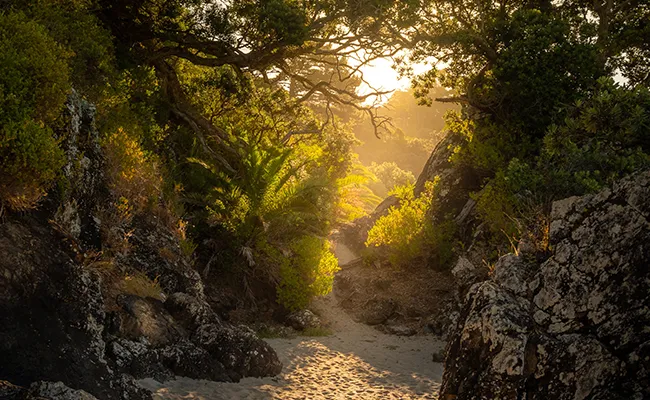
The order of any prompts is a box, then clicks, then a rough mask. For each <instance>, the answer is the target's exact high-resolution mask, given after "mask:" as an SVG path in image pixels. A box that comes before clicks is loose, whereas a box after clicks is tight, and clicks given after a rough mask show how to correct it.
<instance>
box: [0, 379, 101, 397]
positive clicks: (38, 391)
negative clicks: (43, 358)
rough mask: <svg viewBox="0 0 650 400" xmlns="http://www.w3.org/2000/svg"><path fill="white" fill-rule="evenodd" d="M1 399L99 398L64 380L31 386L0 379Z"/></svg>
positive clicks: (37, 383) (35, 383) (36, 383)
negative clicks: (74, 387) (75, 387)
mask: <svg viewBox="0 0 650 400" xmlns="http://www.w3.org/2000/svg"><path fill="white" fill-rule="evenodd" d="M0 399H1V400H97V398H96V397H95V396H93V395H91V394H89V393H87V392H84V391H83V390H74V389H70V388H69V387H67V386H66V385H64V384H63V383H62V382H43V381H41V382H34V383H33V384H32V385H31V386H30V387H29V388H24V387H21V386H16V385H14V384H12V383H10V382H7V381H0Z"/></svg>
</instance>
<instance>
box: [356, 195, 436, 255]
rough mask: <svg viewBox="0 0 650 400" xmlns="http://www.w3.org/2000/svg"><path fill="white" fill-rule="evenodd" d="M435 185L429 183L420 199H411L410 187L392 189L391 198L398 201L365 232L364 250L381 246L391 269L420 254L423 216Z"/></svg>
mask: <svg viewBox="0 0 650 400" xmlns="http://www.w3.org/2000/svg"><path fill="white" fill-rule="evenodd" d="M434 187H435V183H433V182H431V183H430V184H429V185H428V187H427V190H426V192H425V193H423V194H422V196H420V197H417V198H416V197H415V196H414V195H413V185H409V186H401V187H398V188H396V189H395V190H394V191H393V192H391V193H392V194H393V195H395V196H397V197H398V198H399V200H400V204H399V206H398V207H391V208H390V210H389V211H388V214H387V215H385V216H382V217H381V218H379V219H378V220H377V222H375V225H374V226H373V227H372V228H371V229H370V231H368V240H367V241H366V246H367V247H380V246H383V247H385V248H387V249H388V259H389V261H390V263H391V264H393V265H395V266H399V265H403V264H405V263H406V262H409V261H411V260H412V259H414V258H415V257H417V256H418V255H421V254H422V251H423V245H424V236H425V226H426V225H427V212H428V211H429V209H430V207H431V204H432V201H433V189H434Z"/></svg>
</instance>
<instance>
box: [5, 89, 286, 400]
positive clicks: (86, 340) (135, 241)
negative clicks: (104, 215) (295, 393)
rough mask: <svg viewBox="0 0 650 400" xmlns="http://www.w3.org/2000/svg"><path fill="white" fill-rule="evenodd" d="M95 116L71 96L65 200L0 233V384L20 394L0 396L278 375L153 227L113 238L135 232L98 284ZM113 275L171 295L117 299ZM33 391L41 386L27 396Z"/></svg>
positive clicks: (102, 395)
mask: <svg viewBox="0 0 650 400" xmlns="http://www.w3.org/2000/svg"><path fill="white" fill-rule="evenodd" d="M94 112H95V110H94V107H93V106H92V105H91V104H89V103H88V102H86V101H85V100H83V99H81V98H80V97H79V96H78V95H77V94H76V93H73V95H72V96H71V97H70V100H69V104H68V114H67V117H68V120H69V123H68V127H67V128H66V131H65V132H59V135H60V138H61V140H62V142H63V144H64V147H65V151H66V154H67V157H68V163H67V165H66V167H65V170H64V176H65V178H66V179H67V181H68V183H69V188H68V189H66V190H64V191H63V193H58V192H57V193H53V194H52V196H48V198H47V200H46V202H45V205H44V207H43V208H42V209H39V210H37V211H35V212H32V213H28V214H24V215H10V216H9V217H7V216H5V219H3V220H2V221H0V254H1V255H2V257H0V321H1V323H0V377H2V378H3V379H8V380H10V381H11V382H13V383H14V384H16V385H19V386H13V385H11V386H10V385H9V384H4V383H3V384H0V394H2V395H4V394H6V396H10V395H11V396H14V393H19V394H18V396H23V397H20V398H21V399H22V398H36V397H34V396H40V397H42V398H50V397H52V396H54V397H52V398H61V399H82V398H89V397H84V396H86V394H88V393H89V394H90V395H92V396H96V397H97V398H99V399H102V400H118V399H119V400H140V399H150V398H151V393H150V392H148V391H146V390H144V389H142V388H141V387H140V386H139V385H138V384H137V383H136V381H135V379H134V376H135V377H138V378H144V377H152V378H155V379H159V380H166V379H171V378H173V376H174V375H185V376H188V377H191V378H201V379H211V380H224V381H231V380H235V379H238V378H240V377H243V376H251V375H252V376H266V375H273V374H277V373H279V372H280V369H281V364H280V362H279V361H278V358H277V355H276V353H275V352H274V351H273V349H272V348H270V346H268V345H267V344H266V343H265V342H263V341H261V340H260V339H259V338H257V337H256V336H255V335H254V334H252V333H250V332H249V331H248V330H246V329H244V328H236V327H232V326H229V325H226V324H224V323H222V322H221V320H220V319H219V318H218V316H217V315H216V314H215V313H214V312H213V311H212V309H211V307H210V305H209V304H208V303H207V301H206V298H205V294H204V291H203V282H202V280H201V277H200V276H199V274H198V273H197V272H196V271H195V270H194V269H193V268H192V265H191V263H190V261H189V260H188V258H187V257H185V256H183V254H182V251H181V249H180V245H179V239H178V237H177V235H174V234H173V232H172V231H171V230H170V228H169V227H168V226H166V225H165V224H164V223H162V221H159V219H158V217H156V216H155V215H150V214H147V213H143V215H138V216H136V217H134V219H133V222H132V224H133V226H129V227H122V226H119V227H117V228H119V229H124V228H129V229H131V228H132V229H133V234H132V236H131V237H130V239H129V244H130V248H129V251H128V252H127V251H125V252H122V253H117V254H116V255H115V257H114V258H113V259H112V260H111V261H112V265H113V268H114V270H112V271H108V272H107V271H103V270H102V274H100V273H99V272H98V271H99V269H98V268H96V266H95V264H96V263H93V262H92V260H93V259H94V258H93V255H96V254H99V253H100V250H101V249H102V245H103V243H102V235H100V229H99V228H100V225H101V224H102V221H101V220H100V219H99V218H98V216H97V215H96V213H97V210H98V209H101V208H102V206H103V205H104V204H103V203H102V202H104V201H106V200H107V199H108V198H109V196H107V193H108V187H107V185H106V182H105V179H104V177H103V174H102V172H101V171H102V168H103V155H102V153H101V146H99V141H98V133H97V130H96V129H95V126H94ZM103 228H106V229H109V230H110V229H112V228H116V227H111V226H105V227H103ZM103 228H102V231H103V232H104V230H103ZM163 249H164V250H165V251H163ZM89 258H90V259H91V262H88V259H89ZM112 272H115V273H125V272H128V273H132V272H141V273H144V274H146V275H147V276H149V278H151V279H155V278H159V279H158V281H159V283H160V285H161V287H162V289H163V290H164V291H165V292H167V293H173V294H174V295H172V296H170V298H168V299H167V301H166V302H165V303H163V302H161V301H159V300H156V299H151V298H141V297H138V296H134V295H130V294H122V295H117V293H115V286H114V285H112V284H110V282H111V280H112V279H113V278H114V277H113V276H112V275H111V273H112ZM106 276H107V277H108V279H107V281H103V277H106ZM103 286H105V287H103ZM106 289H108V290H106ZM104 296H106V298H105V297H104ZM107 309H109V310H111V311H110V312H109V313H108V314H107V313H106V311H105V310H107ZM197 332H198V333H197ZM190 338H192V339H195V338H198V339H199V340H194V341H191V340H190ZM33 382H40V383H38V384H35V385H34V386H32V388H31V389H25V388H26V387H29V385H30V384H32V383H33ZM43 382H62V383H54V384H51V383H43ZM65 385H68V386H69V387H71V388H75V389H77V390H72V389H67V388H66V386H65ZM80 390H83V391H85V392H86V393H83V392H80ZM32 392H33V393H36V394H32ZM6 396H5V397H6ZM29 396H31V397H29ZM56 396H59V397H56ZM14 397H15V396H14ZM40 397H39V398H40Z"/></svg>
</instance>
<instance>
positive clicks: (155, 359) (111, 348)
mask: <svg viewBox="0 0 650 400" xmlns="http://www.w3.org/2000/svg"><path fill="white" fill-rule="evenodd" d="M108 354H109V355H110V356H111V358H112V360H113V361H114V362H115V369H119V370H120V371H123V372H126V373H128V374H129V375H131V376H133V377H134V378H136V379H143V378H154V379H156V380H157V381H159V382H165V381H167V380H170V379H173V378H174V375H175V374H174V373H173V372H172V371H170V370H169V369H167V368H166V367H165V366H164V363H163V359H162V357H161V355H160V354H159V352H158V351H155V350H153V349H151V348H150V347H149V344H148V343H147V342H146V339H145V340H143V341H142V342H134V341H130V340H126V339H117V340H114V341H113V342H111V343H110V344H109V345H108Z"/></svg>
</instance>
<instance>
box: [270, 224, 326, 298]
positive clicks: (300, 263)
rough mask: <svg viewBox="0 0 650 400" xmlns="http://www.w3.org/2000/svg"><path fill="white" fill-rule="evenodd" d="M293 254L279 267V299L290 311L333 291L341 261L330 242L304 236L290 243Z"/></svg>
mask: <svg viewBox="0 0 650 400" xmlns="http://www.w3.org/2000/svg"><path fill="white" fill-rule="evenodd" d="M291 252H292V253H293V255H292V257H291V258H289V259H288V260H286V261H285V263H284V264H282V265H281V266H280V278H281V280H280V285H279V287H278V301H279V302H280V304H282V305H284V306H285V307H286V308H288V309H290V310H297V309H302V308H305V307H306V306H307V305H309V302H310V301H311V299H312V298H313V297H315V296H323V295H326V294H327V293H329V292H330V291H331V290H332V283H333V282H334V273H335V272H336V271H338V269H339V266H338V260H337V259H336V257H335V256H334V254H333V253H332V252H331V250H330V248H329V243H328V242H327V241H326V240H324V239H321V238H318V237H314V236H304V237H302V238H299V239H297V240H295V241H294V242H293V243H292V244H291Z"/></svg>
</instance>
